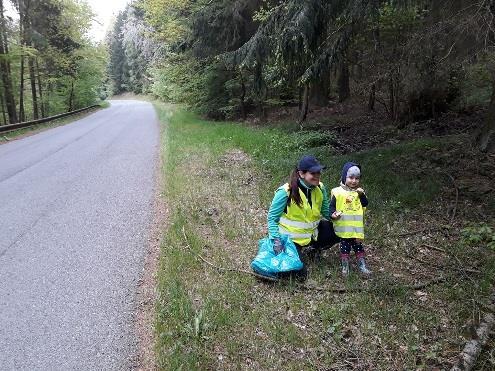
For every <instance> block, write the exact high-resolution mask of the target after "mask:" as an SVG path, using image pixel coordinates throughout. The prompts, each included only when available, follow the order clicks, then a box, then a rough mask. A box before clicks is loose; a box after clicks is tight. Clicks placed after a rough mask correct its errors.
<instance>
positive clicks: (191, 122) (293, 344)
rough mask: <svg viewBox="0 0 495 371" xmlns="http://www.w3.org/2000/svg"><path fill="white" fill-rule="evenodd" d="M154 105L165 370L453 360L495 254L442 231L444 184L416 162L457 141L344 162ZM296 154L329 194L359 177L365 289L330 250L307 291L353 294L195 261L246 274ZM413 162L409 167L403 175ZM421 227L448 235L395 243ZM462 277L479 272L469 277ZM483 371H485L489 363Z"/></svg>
mask: <svg viewBox="0 0 495 371" xmlns="http://www.w3.org/2000/svg"><path fill="white" fill-rule="evenodd" d="M155 106H156V108H157V111H158V114H159V117H160V121H161V122H162V124H163V125H164V130H163V133H164V134H163V138H162V147H163V151H162V153H163V156H164V161H163V163H164V168H163V173H164V179H165V184H164V196H165V197H166V200H167V205H168V208H169V210H171V213H170V219H169V227H168V229H167V231H166V237H165V240H164V243H163V245H162V249H161V258H160V269H159V274H158V278H159V287H158V292H159V300H158V303H157V319H156V333H157V339H158V342H157V357H158V363H159V365H160V368H162V369H170V370H177V369H182V370H194V369H220V370H221V369H253V368H257V369H285V370H304V369H346V368H347V369H350V368H356V369H394V370H395V369H429V368H432V367H435V366H439V365H448V364H449V362H451V361H452V360H453V359H454V358H455V356H456V354H457V353H458V351H459V348H460V347H461V346H463V343H464V341H465V338H466V337H467V336H468V333H469V331H467V328H466V327H465V325H466V324H470V323H471V324H475V323H476V319H477V318H479V315H480V313H481V309H480V308H481V306H480V305H479V303H480V302H481V301H483V300H484V298H485V297H486V296H487V295H488V293H489V292H490V290H491V289H492V286H491V285H492V277H493V276H494V274H495V257H494V254H493V251H489V250H486V251H484V250H481V249H480V248H479V247H477V246H471V245H468V244H466V243H464V242H463V241H462V240H461V239H460V238H459V233H458V232H459V228H460V224H459V225H455V226H452V225H449V222H450V219H449V215H446V212H445V209H446V207H445V205H446V204H447V200H446V197H447V196H446V195H450V193H449V192H450V191H451V188H452V187H451V186H450V184H449V185H448V187H446V185H445V183H446V180H445V179H443V178H439V177H432V176H431V171H429V168H421V166H420V165H421V164H420V163H421V162H422V161H423V160H422V159H424V154H425V153H429V151H432V150H435V151H436V150H440V149H442V148H446V147H449V146H455V145H457V144H456V139H455V138H450V139H423V140H417V141H414V142H410V143H403V144H397V145H394V146H391V147H387V148H380V149H373V150H369V151H363V152H360V153H356V154H355V155H354V156H353V158H349V156H343V155H339V154H337V152H336V151H335V150H334V149H333V148H332V147H329V146H324V145H322V144H321V142H320V141H319V140H318V137H315V136H314V134H307V133H305V132H294V131H291V130H289V129H287V128H280V127H270V126H267V127H252V126H245V125H241V124H238V123H228V122H222V123H219V122H208V121H204V120H201V119H199V118H198V117H196V116H195V115H194V114H192V113H189V112H187V111H185V110H183V109H180V108H175V107H172V106H168V105H165V104H162V103H156V104H155ZM303 153H314V154H316V155H317V156H318V157H319V158H320V159H321V161H322V162H324V163H325V164H326V165H327V166H328V169H327V171H326V172H325V174H324V177H323V182H324V183H325V184H327V185H328V186H329V187H331V186H333V185H337V184H338V178H339V174H340V169H341V167H342V165H343V163H344V162H346V161H348V160H356V161H358V162H360V163H361V164H362V165H363V170H364V177H363V182H364V184H363V185H364V187H365V189H366V190H367V193H368V195H369V198H370V200H371V205H370V206H371V209H370V212H369V216H368V218H367V231H368V235H369V236H370V238H368V239H367V249H368V254H369V260H370V265H371V268H372V269H373V270H374V271H375V276H374V278H373V279H372V280H369V281H363V280H362V279H361V278H360V277H358V276H357V275H355V274H353V275H352V276H351V277H350V279H349V280H347V281H344V280H343V279H342V278H341V277H340V276H339V274H338V267H339V265H338V252H337V251H336V250H335V249H334V250H330V251H327V252H325V254H324V255H323V257H322V258H321V259H320V260H318V261H315V262H313V263H312V264H310V266H309V279H308V284H310V285H311V284H313V285H317V286H328V285H330V286H343V287H347V288H349V289H353V288H360V289H363V290H364V291H362V292H352V291H350V292H348V293H345V294H333V293H331V292H322V291H304V290H301V289H298V288H297V286H295V285H294V284H292V283H291V282H283V283H277V284H265V283H261V282H258V281H256V280H255V279H254V278H253V277H251V276H248V275H244V274H241V273H238V272H222V271H218V270H216V269H212V268H211V267H209V266H208V265H206V264H205V263H204V262H202V261H201V260H199V259H198V258H197V254H201V256H202V257H204V258H205V259H207V260H208V261H210V262H212V263H214V264H215V265H217V266H220V267H225V268H236V269H249V268H248V267H249V264H250V262H251V260H252V258H253V257H254V255H255V254H256V250H257V240H258V239H259V238H261V237H263V236H264V235H265V234H266V226H265V218H266V212H267V209H268V206H269V202H270V201H271V198H272V195H273V191H274V190H275V189H276V188H277V187H278V186H279V185H280V184H282V183H283V182H284V181H285V179H286V178H287V176H288V173H289V172H290V170H291V168H292V166H293V165H294V164H295V162H296V161H297V159H298V158H299V157H300V155H301V154H303ZM413 160H416V162H417V163H418V166H416V167H414V169H411V163H412V161H413ZM418 169H419V170H418ZM446 188H447V189H448V190H449V191H446ZM460 209H461V208H460ZM459 214H461V211H459ZM462 215H465V214H462ZM425 226H431V227H435V228H436V227H445V228H443V229H442V228H440V231H424V232H423V233H418V234H414V233H413V234H410V235H408V236H406V237H398V235H399V234H401V233H404V232H411V231H414V230H420V229H422V228H423V229H424V227H425ZM425 245H435V246H438V247H441V248H444V249H445V250H446V252H445V253H442V252H440V251H437V250H431V249H428V248H427V247H425ZM416 259H421V260H422V261H423V262H424V263H426V264H423V263H419V262H418V260H416ZM434 266H435V267H440V268H433V267H434ZM465 266H469V267H476V269H479V271H480V273H478V274H470V275H466V273H465V272H463V271H462V268H463V267H465ZM354 270H355V268H354ZM440 274H442V275H445V277H446V281H445V282H443V283H441V284H439V285H435V286H430V287H428V288H425V289H423V290H417V291H414V290H411V289H409V288H408V286H409V285H411V284H413V283H415V282H423V281H427V280H429V279H432V278H435V277H437V276H438V275H440ZM491 357H492V359H493V355H491ZM484 362H485V364H486V365H488V366H485V367H490V366H493V363H490V359H489V358H486V359H485V360H484ZM487 369H488V368H487Z"/></svg>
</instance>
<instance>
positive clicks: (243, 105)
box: [239, 72, 246, 120]
mask: <svg viewBox="0 0 495 371" xmlns="http://www.w3.org/2000/svg"><path fill="white" fill-rule="evenodd" d="M239 76H240V80H241V97H240V103H241V117H242V119H243V120H245V119H246V102H245V99H246V84H245V83H244V79H243V76H242V72H241V73H240V74H239Z"/></svg>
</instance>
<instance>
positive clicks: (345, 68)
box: [337, 59, 351, 103]
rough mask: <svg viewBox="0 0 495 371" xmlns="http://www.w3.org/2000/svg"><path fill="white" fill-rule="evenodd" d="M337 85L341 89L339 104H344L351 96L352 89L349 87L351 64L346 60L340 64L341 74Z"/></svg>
mask: <svg viewBox="0 0 495 371" xmlns="http://www.w3.org/2000/svg"><path fill="white" fill-rule="evenodd" d="M337 85H338V87H339V102H340V103H342V102H344V101H346V100H347V99H348V98H349V97H350V96H351V89H350V87H349V64H348V62H347V60H345V59H344V60H343V61H342V62H341V63H340V73H339V78H338V80H337Z"/></svg>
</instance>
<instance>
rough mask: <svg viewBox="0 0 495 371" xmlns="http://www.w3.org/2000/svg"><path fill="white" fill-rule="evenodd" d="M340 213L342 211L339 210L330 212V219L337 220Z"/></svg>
mask: <svg viewBox="0 0 495 371" xmlns="http://www.w3.org/2000/svg"><path fill="white" fill-rule="evenodd" d="M341 215H342V213H341V212H340V211H334V212H333V214H332V219H333V220H337V219H339V218H340V216H341Z"/></svg>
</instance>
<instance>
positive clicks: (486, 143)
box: [475, 71, 495, 152]
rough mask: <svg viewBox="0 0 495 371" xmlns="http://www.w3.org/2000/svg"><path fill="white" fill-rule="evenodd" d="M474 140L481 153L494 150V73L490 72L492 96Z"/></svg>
mask: <svg viewBox="0 0 495 371" xmlns="http://www.w3.org/2000/svg"><path fill="white" fill-rule="evenodd" d="M475 139H476V143H477V145H478V147H479V149H480V150H481V151H483V152H493V150H494V149H495V71H492V96H491V99H490V104H489V105H488V112H487V115H486V118H485V122H484V123H483V126H482V127H481V129H480V131H479V132H478V133H477V135H476V138H475Z"/></svg>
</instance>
